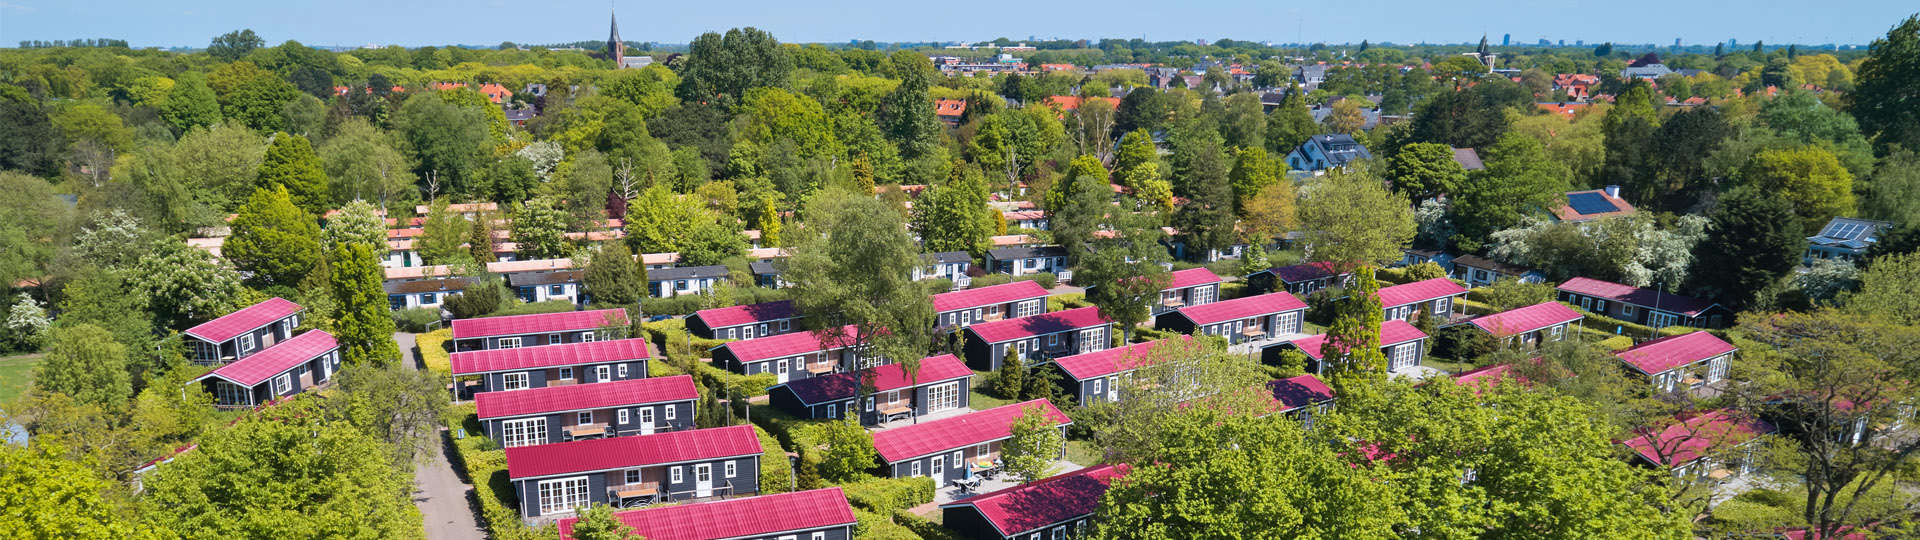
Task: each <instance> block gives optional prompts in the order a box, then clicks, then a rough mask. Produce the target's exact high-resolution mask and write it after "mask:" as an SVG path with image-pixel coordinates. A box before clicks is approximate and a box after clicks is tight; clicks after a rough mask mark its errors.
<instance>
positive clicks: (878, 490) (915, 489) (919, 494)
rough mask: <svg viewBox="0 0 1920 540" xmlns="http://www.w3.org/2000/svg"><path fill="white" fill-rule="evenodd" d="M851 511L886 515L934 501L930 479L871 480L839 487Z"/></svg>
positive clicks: (931, 480)
mask: <svg viewBox="0 0 1920 540" xmlns="http://www.w3.org/2000/svg"><path fill="white" fill-rule="evenodd" d="M840 488H841V489H843V490H845V491H846V493H847V502H849V503H852V504H853V507H854V508H857V509H864V510H867V511H870V512H879V513H886V512H892V511H894V510H904V509H907V508H913V507H915V506H919V505H922V504H926V503H930V502H933V490H934V486H933V479H932V478H926V477H909V478H874V479H870V480H861V481H859V482H853V483H848V484H842V485H841V486H840Z"/></svg>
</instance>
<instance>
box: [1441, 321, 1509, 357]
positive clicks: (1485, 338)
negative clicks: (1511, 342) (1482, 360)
mask: <svg viewBox="0 0 1920 540" xmlns="http://www.w3.org/2000/svg"><path fill="white" fill-rule="evenodd" d="M1433 341H1434V344H1433V356H1436V357H1440V358H1450V359H1453V360H1454V361H1457V362H1466V361H1471V360H1473V359H1475V358H1479V357H1481V356H1485V355H1486V354H1487V353H1491V352H1493V350H1494V349H1495V348H1497V347H1498V346H1499V344H1498V343H1495V342H1494V340H1493V336H1489V335H1487V333H1486V332H1482V331H1480V330H1479V328H1478V327H1475V326H1473V325H1470V324H1456V325H1453V326H1449V327H1446V328H1445V329H1442V330H1440V332H1439V335H1437V336H1434V340H1433Z"/></svg>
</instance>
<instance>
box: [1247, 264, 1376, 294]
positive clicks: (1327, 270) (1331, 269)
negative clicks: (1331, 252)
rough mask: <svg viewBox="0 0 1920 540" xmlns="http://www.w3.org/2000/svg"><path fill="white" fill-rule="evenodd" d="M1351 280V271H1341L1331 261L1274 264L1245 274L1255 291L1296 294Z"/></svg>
mask: <svg viewBox="0 0 1920 540" xmlns="http://www.w3.org/2000/svg"><path fill="white" fill-rule="evenodd" d="M1352 281H1353V272H1342V271H1340V269H1339V266H1336V265H1334V263H1332V262H1327V261H1322V262H1310V263H1300V264H1295V265H1291V266H1276V267H1273V268H1268V269H1266V270H1265V271H1262V272H1258V273H1255V274H1253V275H1250V276H1247V285H1248V287H1250V288H1252V289H1253V290H1256V291H1286V292H1290V293H1293V294H1297V295H1307V294H1313V292H1314V291H1318V290H1320V289H1325V288H1328V287H1345V286H1347V285H1348V284H1349V283H1351V282H1352Z"/></svg>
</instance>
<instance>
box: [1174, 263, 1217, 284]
mask: <svg viewBox="0 0 1920 540" xmlns="http://www.w3.org/2000/svg"><path fill="white" fill-rule="evenodd" d="M1172 274H1173V283H1172V284H1170V285H1167V288H1168V289H1185V288H1187V287H1196V286H1200V285H1206V284H1208V283H1219V282H1220V276H1218V275H1215V274H1214V273H1213V271H1212V270H1208V269H1206V268H1204V267H1203V268H1188V269H1186V270H1175V271H1173V272H1172Z"/></svg>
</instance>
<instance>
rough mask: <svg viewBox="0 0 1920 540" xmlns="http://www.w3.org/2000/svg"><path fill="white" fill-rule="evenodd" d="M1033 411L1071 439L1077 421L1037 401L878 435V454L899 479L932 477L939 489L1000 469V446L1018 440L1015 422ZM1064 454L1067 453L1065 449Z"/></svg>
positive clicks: (889, 471)
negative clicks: (1071, 426)
mask: <svg viewBox="0 0 1920 540" xmlns="http://www.w3.org/2000/svg"><path fill="white" fill-rule="evenodd" d="M1029 409H1037V410H1039V411H1040V414H1044V415H1046V416H1047V418H1049V419H1051V420H1053V422H1054V423H1055V425H1058V426H1059V427H1060V432H1061V437H1062V438H1063V440H1064V438H1065V436H1066V430H1067V426H1068V425H1069V424H1072V423H1073V420H1072V419H1070V418H1068V417H1067V414H1066V413H1063V412H1060V409H1056V408H1054V406H1053V403H1052V402H1049V401H1047V400H1045V399H1036V400H1033V401H1027V402H1024V403H1013V404H1009V405H1002V406H999V407H994V408H992V409H987V410H984V411H976V412H971V413H967V414H964V415H960V416H954V417H950V418H942V419H939V420H933V421H928V422H921V423H918V424H912V425H907V426H901V427H897V428H893V429H887V430H882V431H880V432H877V433H874V434H873V449H874V450H876V451H878V452H879V453H880V463H881V464H882V465H883V467H882V468H884V469H886V471H887V476H890V477H893V478H908V477H922V476H925V477H931V478H933V483H934V486H936V487H939V486H945V485H947V483H948V482H952V481H954V480H960V479H963V478H966V476H967V472H968V470H969V469H970V468H971V469H972V470H982V469H987V468H992V467H997V466H998V463H997V462H998V461H999V460H1000V446H1001V444H1003V443H1005V442H1006V441H1007V439H1011V438H1013V423H1014V421H1016V420H1018V419H1019V418H1020V416H1021V415H1022V414H1025V413H1026V411H1027V410H1029ZM1060 450H1061V452H1063V453H1064V452H1065V451H1066V448H1065V446H1064V445H1063V446H1062V447H1061V449H1060Z"/></svg>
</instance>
